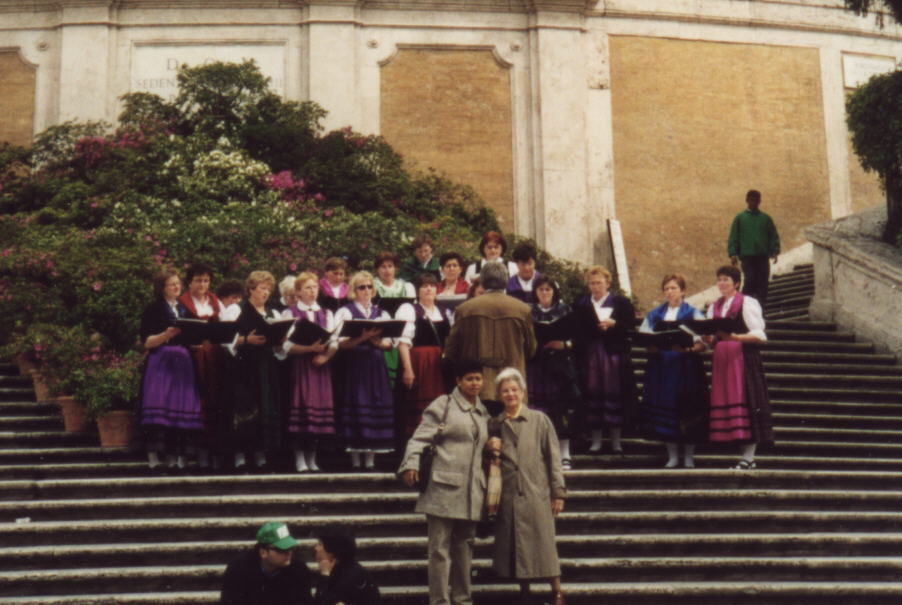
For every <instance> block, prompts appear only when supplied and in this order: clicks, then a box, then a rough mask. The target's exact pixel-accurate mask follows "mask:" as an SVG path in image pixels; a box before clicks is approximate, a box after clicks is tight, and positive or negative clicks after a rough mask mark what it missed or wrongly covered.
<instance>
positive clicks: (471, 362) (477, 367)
mask: <svg viewBox="0 0 902 605" xmlns="http://www.w3.org/2000/svg"><path fill="white" fill-rule="evenodd" d="M467 374H482V364H481V363H479V362H478V361H476V360H475V359H462V360H461V361H458V362H457V363H455V364H454V378H455V379H457V380H460V379H461V378H463V377H464V376H466V375H467Z"/></svg>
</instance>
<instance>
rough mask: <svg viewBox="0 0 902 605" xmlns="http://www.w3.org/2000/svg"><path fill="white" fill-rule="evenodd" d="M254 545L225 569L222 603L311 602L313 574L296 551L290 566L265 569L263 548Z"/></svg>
mask: <svg viewBox="0 0 902 605" xmlns="http://www.w3.org/2000/svg"><path fill="white" fill-rule="evenodd" d="M262 550H265V549H263V548H258V547H256V546H254V547H253V548H251V549H249V550H247V551H246V552H243V553H241V554H240V555H239V556H238V557H236V558H235V559H234V560H232V562H231V563H229V565H228V567H227V568H226V572H225V577H224V578H223V583H222V593H221V595H220V600H219V602H220V604H221V605H311V604H312V603H313V600H312V597H311V595H310V589H311V580H312V574H311V573H310V570H309V569H307V564H306V563H304V561H302V560H301V558H300V557H299V556H297V555H296V554H295V556H293V557H292V559H291V563H289V564H288V565H287V566H284V567H281V568H279V569H275V570H273V571H269V572H268V571H266V570H265V568H264V563H263V560H262V559H261V551H262Z"/></svg>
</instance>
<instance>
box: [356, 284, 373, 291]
mask: <svg viewBox="0 0 902 605" xmlns="http://www.w3.org/2000/svg"><path fill="white" fill-rule="evenodd" d="M357 289H358V290H372V289H373V284H360V285H359V286H357Z"/></svg>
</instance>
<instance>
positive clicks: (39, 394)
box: [31, 370, 52, 403]
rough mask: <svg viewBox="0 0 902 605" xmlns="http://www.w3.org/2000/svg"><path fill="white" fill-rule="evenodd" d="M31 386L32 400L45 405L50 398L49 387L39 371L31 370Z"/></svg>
mask: <svg viewBox="0 0 902 605" xmlns="http://www.w3.org/2000/svg"><path fill="white" fill-rule="evenodd" d="M31 384H32V386H33V387H34V398H35V399H36V400H37V402H38V403H47V402H48V401H50V400H51V399H52V397H50V387H49V386H48V385H47V380H46V379H45V378H44V375H43V374H42V373H41V371H40V370H31Z"/></svg>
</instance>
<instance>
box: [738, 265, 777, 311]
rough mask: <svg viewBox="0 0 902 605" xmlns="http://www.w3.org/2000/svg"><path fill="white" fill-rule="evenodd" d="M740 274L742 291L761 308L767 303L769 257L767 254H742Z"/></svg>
mask: <svg viewBox="0 0 902 605" xmlns="http://www.w3.org/2000/svg"><path fill="white" fill-rule="evenodd" d="M742 276H743V284H742V293H743V294H748V295H749V296H751V297H752V298H754V299H755V300H757V301H758V302H759V303H761V309H762V310H763V309H764V306H765V305H766V304H767V282H768V281H769V280H770V258H769V257H767V256H743V257H742Z"/></svg>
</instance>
